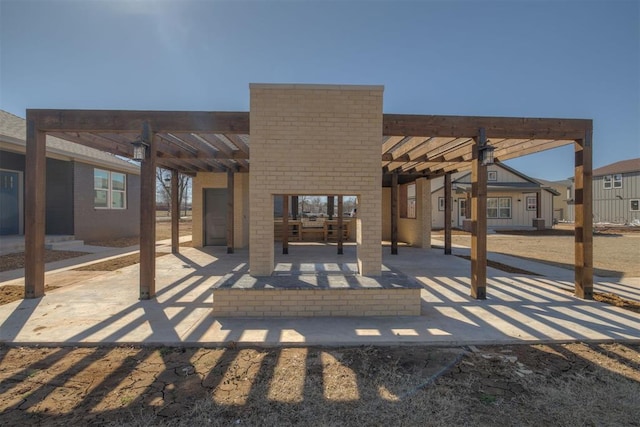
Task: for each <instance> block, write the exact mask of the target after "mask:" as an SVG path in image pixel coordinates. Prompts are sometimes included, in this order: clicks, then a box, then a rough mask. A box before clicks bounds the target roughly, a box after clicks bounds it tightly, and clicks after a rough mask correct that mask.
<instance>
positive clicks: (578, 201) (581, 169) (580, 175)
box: [574, 131, 593, 300]
mask: <svg viewBox="0 0 640 427" xmlns="http://www.w3.org/2000/svg"><path fill="white" fill-rule="evenodd" d="M592 167H593V163H592V131H588V132H587V133H586V135H585V137H584V139H582V140H578V141H576V143H575V178H574V179H575V212H576V213H575V221H576V222H575V294H576V296H577V297H578V298H582V299H587V300H591V299H593V206H592V203H593V192H592V175H593V171H592Z"/></svg>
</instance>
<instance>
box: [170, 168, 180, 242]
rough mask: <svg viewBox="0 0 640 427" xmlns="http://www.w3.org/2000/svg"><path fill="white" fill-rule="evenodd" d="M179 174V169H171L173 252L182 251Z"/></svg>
mask: <svg viewBox="0 0 640 427" xmlns="http://www.w3.org/2000/svg"><path fill="white" fill-rule="evenodd" d="M178 180H179V175H178V171H177V170H172V171H171V253H172V254H177V253H180V194H179V189H178Z"/></svg>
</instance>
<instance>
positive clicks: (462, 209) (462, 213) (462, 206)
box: [458, 198, 467, 227]
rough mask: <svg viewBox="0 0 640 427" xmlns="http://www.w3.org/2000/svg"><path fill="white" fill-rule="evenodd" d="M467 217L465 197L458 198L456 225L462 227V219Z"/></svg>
mask: <svg viewBox="0 0 640 427" xmlns="http://www.w3.org/2000/svg"><path fill="white" fill-rule="evenodd" d="M465 219H467V199H464V198H459V199H458V227H462V225H463V224H464V220H465Z"/></svg>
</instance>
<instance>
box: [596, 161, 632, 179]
mask: <svg viewBox="0 0 640 427" xmlns="http://www.w3.org/2000/svg"><path fill="white" fill-rule="evenodd" d="M627 172H640V157H639V158H637V159H628V160H621V161H619V162H615V163H611V164H610V165H606V166H602V167H601V168H598V169H594V170H593V176H601V175H611V174H614V173H627Z"/></svg>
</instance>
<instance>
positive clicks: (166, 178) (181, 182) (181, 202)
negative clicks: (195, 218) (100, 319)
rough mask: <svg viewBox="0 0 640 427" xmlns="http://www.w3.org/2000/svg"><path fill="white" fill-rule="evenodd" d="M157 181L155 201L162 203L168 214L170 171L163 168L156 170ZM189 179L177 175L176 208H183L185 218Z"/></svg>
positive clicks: (169, 207)
mask: <svg viewBox="0 0 640 427" xmlns="http://www.w3.org/2000/svg"><path fill="white" fill-rule="evenodd" d="M156 180H157V187H156V189H157V192H156V196H157V200H158V201H161V202H163V203H164V204H165V205H166V207H167V210H168V212H171V171H170V170H167V169H163V168H157V169H156ZM190 184H191V179H190V177H189V176H188V175H182V174H178V206H180V207H184V210H185V213H184V214H185V216H186V215H187V206H186V201H187V194H188V191H189V186H190Z"/></svg>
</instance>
